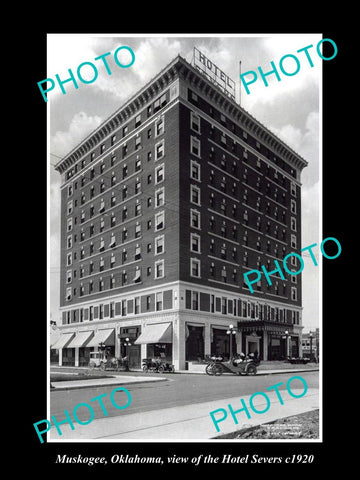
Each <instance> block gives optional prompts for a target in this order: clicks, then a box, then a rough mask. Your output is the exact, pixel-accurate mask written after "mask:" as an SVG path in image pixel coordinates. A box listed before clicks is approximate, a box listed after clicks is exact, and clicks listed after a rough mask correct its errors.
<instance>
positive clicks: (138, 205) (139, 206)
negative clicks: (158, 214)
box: [135, 203, 141, 217]
mask: <svg viewBox="0 0 360 480" xmlns="http://www.w3.org/2000/svg"><path fill="white" fill-rule="evenodd" d="M139 215H141V203H137V204H136V205H135V217H138V216H139Z"/></svg>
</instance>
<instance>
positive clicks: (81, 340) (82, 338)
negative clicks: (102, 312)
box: [67, 330, 94, 348]
mask: <svg viewBox="0 0 360 480" xmlns="http://www.w3.org/2000/svg"><path fill="white" fill-rule="evenodd" d="M93 334H94V332H93V331H91V330H85V331H83V332H79V333H78V334H77V335H75V337H74V338H73V339H72V340H71V342H70V343H69V344H68V346H67V348H81V347H85V346H87V342H88V341H89V340H90V338H91V337H92V336H93Z"/></svg>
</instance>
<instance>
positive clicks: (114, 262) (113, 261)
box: [66, 235, 165, 283]
mask: <svg viewBox="0 0 360 480" xmlns="http://www.w3.org/2000/svg"><path fill="white" fill-rule="evenodd" d="M154 246H155V247H154V255H155V256H158V255H161V254H163V253H164V252H165V237H164V235H160V236H158V237H156V238H155V240H154ZM151 252H152V242H150V243H148V244H147V245H146V253H151ZM142 258H143V257H142V248H141V245H139V244H136V245H135V248H134V250H133V253H132V255H130V254H129V252H128V250H127V249H125V248H123V249H122V251H121V252H120V253H119V254H115V253H114V252H112V253H111V256H109V257H107V258H106V259H104V257H100V258H99V260H98V262H97V263H96V265H97V266H95V263H94V262H93V261H92V260H91V261H90V262H89V264H88V265H87V268H86V270H85V267H84V266H83V264H80V267H79V278H84V277H87V276H89V275H92V274H94V273H100V272H104V271H107V270H109V269H114V268H120V267H123V266H124V265H126V264H129V263H133V262H136V261H138V260H141V259H142ZM119 262H121V263H119ZM75 278H77V270H76V269H74V270H72V269H70V270H67V273H66V283H71V282H72V280H73V279H75Z"/></svg>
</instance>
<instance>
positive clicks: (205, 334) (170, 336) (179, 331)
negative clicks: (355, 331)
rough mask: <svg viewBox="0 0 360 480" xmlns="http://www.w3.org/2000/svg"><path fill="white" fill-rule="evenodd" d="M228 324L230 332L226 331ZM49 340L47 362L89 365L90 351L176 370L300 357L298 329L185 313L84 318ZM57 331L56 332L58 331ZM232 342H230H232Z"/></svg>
mask: <svg viewBox="0 0 360 480" xmlns="http://www.w3.org/2000/svg"><path fill="white" fill-rule="evenodd" d="M230 326H232V330H233V331H234V334H230V333H229V327H230ZM59 330H60V332H58V337H57V340H56V341H55V342H53V343H51V356H50V358H51V361H53V362H54V363H55V362H56V363H57V364H58V365H64V366H87V365H89V360H90V354H91V352H96V351H105V352H106V354H107V355H108V356H110V357H111V356H113V357H116V358H120V359H123V358H125V357H126V359H127V361H128V365H129V368H130V369H131V368H141V365H142V360H143V359H146V358H149V359H159V360H160V361H164V362H168V363H171V364H172V365H174V366H175V369H177V370H179V369H181V370H182V369H185V368H186V367H187V364H188V362H197V361H203V360H204V359H206V358H207V357H209V356H212V355H222V356H224V357H229V355H230V352H231V353H232V354H233V353H245V354H248V353H255V354H257V355H258V356H259V357H260V359H261V360H282V359H285V358H287V357H288V356H292V357H298V356H302V351H301V327H299V326H296V325H291V324H288V323H279V322H267V321H260V320H255V321H253V320H251V321H249V320H248V321H245V320H244V321H242V320H238V321H235V322H234V319H233V318H231V319H228V318H227V317H226V316H218V317H217V316H209V315H202V314H197V315H194V314H192V313H187V312H177V313H169V314H164V313H163V314H161V315H160V314H159V315H151V316H141V317H140V316H139V317H137V318H133V319H128V320H119V321H116V320H113V321H111V322H86V323H85V322H84V323H82V324H79V325H77V326H76V327H75V326H68V325H66V326H63V327H60V329H59ZM59 333H60V334H59ZM230 342H231V345H230Z"/></svg>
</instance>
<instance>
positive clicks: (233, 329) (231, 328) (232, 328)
mask: <svg viewBox="0 0 360 480" xmlns="http://www.w3.org/2000/svg"><path fill="white" fill-rule="evenodd" d="M226 334H227V335H229V339H230V349H229V357H230V358H229V359H230V360H231V358H232V335H235V334H236V329H235V328H234V325H229V329H228V330H227V332H226Z"/></svg>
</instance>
